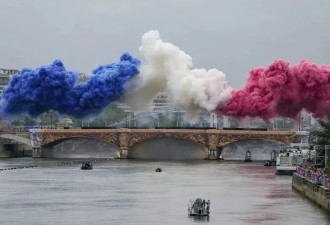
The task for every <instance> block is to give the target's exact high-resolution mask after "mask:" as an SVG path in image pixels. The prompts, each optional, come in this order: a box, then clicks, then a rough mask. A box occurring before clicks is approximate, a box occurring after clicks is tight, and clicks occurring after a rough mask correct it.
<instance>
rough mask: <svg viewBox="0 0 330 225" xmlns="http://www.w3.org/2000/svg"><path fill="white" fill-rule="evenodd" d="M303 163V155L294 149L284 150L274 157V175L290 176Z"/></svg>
mask: <svg viewBox="0 0 330 225" xmlns="http://www.w3.org/2000/svg"><path fill="white" fill-rule="evenodd" d="M303 162H304V155H303V153H302V152H301V151H300V150H298V149H295V148H285V149H283V150H281V151H280V152H279V154H278V156H277V157H276V172H275V174H276V175H292V174H293V173H294V172H295V171H296V168H297V166H298V165H299V164H302V163H303Z"/></svg>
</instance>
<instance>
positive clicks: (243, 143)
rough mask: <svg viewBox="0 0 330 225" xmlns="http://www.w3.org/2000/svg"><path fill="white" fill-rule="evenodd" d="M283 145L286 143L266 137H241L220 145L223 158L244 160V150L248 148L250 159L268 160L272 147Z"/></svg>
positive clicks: (276, 147)
mask: <svg viewBox="0 0 330 225" xmlns="http://www.w3.org/2000/svg"><path fill="white" fill-rule="evenodd" d="M284 146H287V144H286V143H283V142H281V141H277V140H273V139H268V138H252V139H243V140H237V141H234V142H231V143H228V144H226V145H224V146H222V148H221V156H222V158H223V159H225V160H244V158H245V153H246V151H247V150H250V151H251V153H252V160H269V159H270V154H271V152H272V151H273V150H274V149H275V150H279V149H280V148H281V147H284Z"/></svg>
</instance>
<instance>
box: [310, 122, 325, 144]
mask: <svg viewBox="0 0 330 225" xmlns="http://www.w3.org/2000/svg"><path fill="white" fill-rule="evenodd" d="M318 123H319V125H320V126H319V127H316V128H314V129H313V130H312V131H311V134H310V136H311V143H312V144H314V145H330V116H329V117H328V119H327V121H323V120H318Z"/></svg>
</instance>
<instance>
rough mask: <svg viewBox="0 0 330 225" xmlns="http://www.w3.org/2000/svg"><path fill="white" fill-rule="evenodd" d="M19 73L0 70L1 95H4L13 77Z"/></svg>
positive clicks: (17, 71) (11, 70)
mask: <svg viewBox="0 0 330 225" xmlns="http://www.w3.org/2000/svg"><path fill="white" fill-rule="evenodd" d="M19 73H20V71H19V70H14V69H1V68H0V94H2V91H3V89H4V87H6V86H7V85H8V83H9V81H10V79H11V78H12V76H13V75H15V74H19Z"/></svg>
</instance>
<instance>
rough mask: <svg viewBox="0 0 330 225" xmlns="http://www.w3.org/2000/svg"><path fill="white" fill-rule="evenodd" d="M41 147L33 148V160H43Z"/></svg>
mask: <svg viewBox="0 0 330 225" xmlns="http://www.w3.org/2000/svg"><path fill="white" fill-rule="evenodd" d="M43 157H44V156H43V154H42V149H41V147H33V148H32V158H43Z"/></svg>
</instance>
